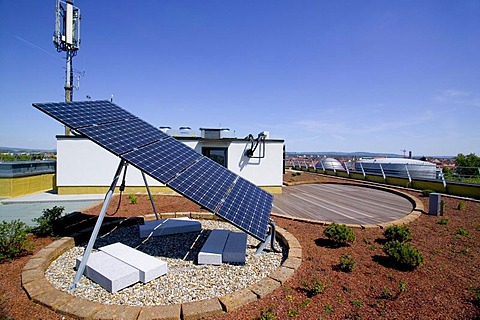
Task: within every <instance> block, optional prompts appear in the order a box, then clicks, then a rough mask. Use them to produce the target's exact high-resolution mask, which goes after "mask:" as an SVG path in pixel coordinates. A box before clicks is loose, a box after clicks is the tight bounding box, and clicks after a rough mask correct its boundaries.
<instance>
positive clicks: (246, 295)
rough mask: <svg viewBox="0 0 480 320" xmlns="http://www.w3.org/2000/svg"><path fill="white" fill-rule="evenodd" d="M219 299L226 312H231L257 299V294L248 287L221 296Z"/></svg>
mask: <svg viewBox="0 0 480 320" xmlns="http://www.w3.org/2000/svg"><path fill="white" fill-rule="evenodd" d="M219 300H220V303H221V304H222V306H223V309H224V310H225V311H226V312H230V311H232V310H235V309H237V308H238V307H241V306H243V305H245V304H247V303H251V302H255V301H257V295H256V294H255V293H253V292H252V290H250V289H248V288H246V289H243V290H239V291H235V292H233V293H230V294H227V295H225V296H223V297H220V298H219Z"/></svg>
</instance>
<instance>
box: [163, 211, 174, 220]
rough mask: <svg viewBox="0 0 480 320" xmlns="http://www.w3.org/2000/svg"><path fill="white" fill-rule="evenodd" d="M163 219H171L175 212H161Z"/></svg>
mask: <svg viewBox="0 0 480 320" xmlns="http://www.w3.org/2000/svg"><path fill="white" fill-rule="evenodd" d="M160 218H161V219H171V218H175V212H164V213H161V214H160Z"/></svg>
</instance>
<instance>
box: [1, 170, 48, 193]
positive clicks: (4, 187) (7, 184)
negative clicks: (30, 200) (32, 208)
mask: <svg viewBox="0 0 480 320" xmlns="http://www.w3.org/2000/svg"><path fill="white" fill-rule="evenodd" d="M54 188H55V174H54V173H46V174H37V175H30V176H22V177H1V178H0V197H5V198H12V197H19V196H23V195H27V194H31V193H36V192H41V191H46V190H52V189H54Z"/></svg>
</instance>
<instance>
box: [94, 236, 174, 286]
mask: <svg viewBox="0 0 480 320" xmlns="http://www.w3.org/2000/svg"><path fill="white" fill-rule="evenodd" d="M99 250H100V251H102V252H105V253H107V254H109V255H111V256H112V257H114V258H116V259H118V260H121V261H123V262H125V263H126V264H128V265H130V266H132V267H134V268H135V269H137V270H138V271H139V272H140V281H141V282H143V283H147V282H149V281H151V280H153V279H156V278H158V277H160V276H162V275H164V274H166V273H167V271H168V270H167V262H165V261H162V260H160V259H157V258H155V257H152V256H150V255H148V254H146V253H143V252H141V251H139V250H136V249H134V248H131V247H129V246H126V245H124V244H123V243H120V242H117V243H113V244H110V245H108V246H104V247H101V248H99Z"/></svg>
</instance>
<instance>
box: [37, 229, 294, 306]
mask: <svg viewBox="0 0 480 320" xmlns="http://www.w3.org/2000/svg"><path fill="white" fill-rule="evenodd" d="M201 223H202V231H201V232H200V233H197V232H194V233H186V234H180V235H171V236H164V237H152V238H148V239H147V240H145V239H142V238H140V237H139V230H138V226H130V227H123V228H118V229H116V230H114V231H113V232H111V233H109V234H107V235H105V236H102V237H99V238H98V239H97V241H96V243H95V247H94V249H96V248H98V247H102V246H105V245H108V244H112V243H115V242H122V243H123V244H125V245H128V246H130V247H132V248H136V249H138V250H140V251H142V252H145V253H147V254H149V255H152V256H155V257H158V258H159V259H162V260H163V261H166V262H167V265H168V273H167V274H166V275H163V276H161V277H159V278H157V279H155V280H152V281H150V282H149V283H146V284H144V283H140V282H139V283H136V284H135V285H133V286H130V287H127V288H125V289H123V290H120V291H118V292H115V293H110V292H108V291H106V290H105V289H103V288H102V287H101V286H99V285H98V284H96V283H94V282H93V281H91V280H90V279H88V278H86V277H85V276H83V277H82V278H81V280H80V282H79V283H78V286H77V288H76V289H75V290H69V289H68V286H69V285H70V284H71V283H72V281H73V278H74V276H75V270H74V267H75V259H76V257H77V256H80V255H82V254H83V251H84V248H85V247H86V244H84V245H83V246H80V247H74V248H72V249H70V250H68V251H67V252H65V253H63V254H62V255H61V256H60V257H58V258H57V259H56V260H55V261H53V262H52V264H51V265H50V266H49V268H48V269H47V271H46V273H45V275H46V277H47V279H48V280H49V281H50V282H51V283H52V285H53V286H54V287H55V288H57V289H59V290H62V291H65V292H69V293H70V294H73V295H75V296H77V297H81V298H84V299H87V300H91V301H95V302H100V303H103V304H118V305H133V306H154V305H166V304H177V303H184V302H191V301H197V300H203V299H210V298H215V297H220V296H223V295H226V294H228V293H232V292H234V291H237V290H241V289H243V288H246V287H248V286H250V285H252V284H254V283H256V282H258V281H259V280H261V279H262V278H265V277H266V276H268V275H269V274H270V273H272V272H273V271H274V270H275V269H276V268H277V267H278V266H279V265H280V263H281V261H282V258H283V254H282V253H275V252H273V251H270V250H265V251H264V253H262V254H261V255H260V256H258V257H256V256H255V251H256V246H257V245H258V240H256V239H254V238H253V237H251V236H248V238H247V258H246V263H245V265H235V264H226V263H224V264H222V265H220V266H212V265H197V264H196V263H195V260H196V256H197V255H198V252H199V251H200V249H201V247H202V245H203V243H204V242H205V240H206V238H207V237H208V234H209V233H210V231H211V230H213V229H227V230H232V231H240V230H238V229H237V228H236V227H234V226H232V225H231V224H229V223H226V222H221V221H214V220H201ZM269 247H270V246H267V248H269ZM276 247H277V248H281V246H280V244H279V243H277V245H276ZM282 251H283V252H286V250H285V248H282Z"/></svg>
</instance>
